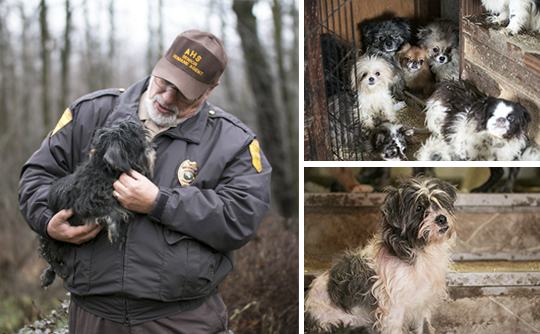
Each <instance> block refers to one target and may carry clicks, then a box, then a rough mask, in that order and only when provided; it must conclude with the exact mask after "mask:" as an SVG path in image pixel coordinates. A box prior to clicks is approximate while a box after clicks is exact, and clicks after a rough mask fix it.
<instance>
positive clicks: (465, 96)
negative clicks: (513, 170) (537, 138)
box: [417, 81, 531, 161]
mask: <svg viewBox="0 0 540 334" xmlns="http://www.w3.org/2000/svg"><path fill="white" fill-rule="evenodd" d="M530 122H531V116H530V114H529V112H528V111H527V110H526V109H525V108H524V107H523V106H522V105H521V104H519V103H516V102H512V101H507V100H503V99H498V98H494V97H485V98H479V97H477V96H476V95H475V94H474V93H473V92H472V91H470V90H469V89H467V88H466V87H465V85H464V84H463V82H461V81H446V82H441V83H439V84H437V86H436V89H435V92H434V93H433V95H432V96H431V97H430V98H429V99H428V101H426V124H427V127H428V129H430V130H431V132H432V135H434V136H437V137H438V139H433V140H432V141H431V142H430V143H428V144H425V145H423V146H422V148H420V150H419V152H417V157H418V159H419V160H420V159H427V160H433V159H432V158H430V157H436V156H438V157H439V158H440V157H441V156H444V155H446V154H440V152H441V151H442V152H445V151H447V149H450V152H453V155H455V156H454V157H450V159H451V160H488V161H493V160H499V161H508V160H516V159H519V158H520V155H521V153H522V151H523V150H524V149H525V146H526V145H527V128H528V126H529V123H530ZM441 138H442V139H444V141H445V142H446V143H447V144H448V146H447V147H443V146H441V145H439V144H440V142H441V141H442V140H441ZM432 144H434V145H432ZM437 146H439V147H438V148H437ZM441 159H442V160H446V159H447V158H441Z"/></svg>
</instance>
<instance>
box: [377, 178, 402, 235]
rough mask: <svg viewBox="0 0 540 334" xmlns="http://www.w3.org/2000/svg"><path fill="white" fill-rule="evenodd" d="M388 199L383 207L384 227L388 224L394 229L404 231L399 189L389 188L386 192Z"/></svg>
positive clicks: (385, 199) (386, 198)
mask: <svg viewBox="0 0 540 334" xmlns="http://www.w3.org/2000/svg"><path fill="white" fill-rule="evenodd" d="M384 191H385V192H386V197H385V198H384V201H383V203H382V205H381V215H382V221H383V228H384V225H385V224H387V225H389V226H391V227H393V228H394V229H399V230H400V231H403V229H404V228H405V226H404V224H403V223H402V220H401V217H402V204H403V203H402V197H401V193H400V191H399V190H398V189H396V188H394V187H387V188H386V189H385V190H384Z"/></svg>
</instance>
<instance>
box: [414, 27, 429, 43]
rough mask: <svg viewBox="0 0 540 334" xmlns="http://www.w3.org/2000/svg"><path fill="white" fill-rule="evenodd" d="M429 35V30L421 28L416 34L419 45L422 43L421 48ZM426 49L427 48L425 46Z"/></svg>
mask: <svg viewBox="0 0 540 334" xmlns="http://www.w3.org/2000/svg"><path fill="white" fill-rule="evenodd" d="M428 35H429V30H428V28H419V29H418V32H417V33H416V37H417V38H418V43H420V45H421V46H424V45H423V44H422V41H423V40H424V39H426V37H427V36H428ZM424 47H425V46H424Z"/></svg>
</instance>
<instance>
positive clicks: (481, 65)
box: [461, 14, 540, 142]
mask: <svg viewBox="0 0 540 334" xmlns="http://www.w3.org/2000/svg"><path fill="white" fill-rule="evenodd" d="M486 18H487V14H479V15H471V16H466V17H463V18H462V20H461V48H462V49H461V50H462V55H463V56H462V58H461V68H462V72H461V73H462V74H461V78H462V79H464V80H466V81H468V82H470V83H471V84H472V85H474V86H475V87H476V88H478V90H480V91H481V92H483V93H484V94H486V95H491V96H495V97H500V98H504V99H508V100H512V101H517V102H520V103H521V104H523V105H524V106H525V107H526V108H527V109H528V110H529V112H530V113H531V116H532V119H533V122H532V126H531V127H530V129H529V135H530V137H531V138H533V139H534V140H536V142H540V140H539V139H540V136H539V135H538V132H539V131H538V125H539V123H540V116H539V114H540V34H539V33H532V32H523V33H521V34H518V35H516V36H511V37H508V36H505V35H503V34H502V33H501V32H500V30H501V29H502V28H501V27H500V26H496V25H492V24H488V23H486Z"/></svg>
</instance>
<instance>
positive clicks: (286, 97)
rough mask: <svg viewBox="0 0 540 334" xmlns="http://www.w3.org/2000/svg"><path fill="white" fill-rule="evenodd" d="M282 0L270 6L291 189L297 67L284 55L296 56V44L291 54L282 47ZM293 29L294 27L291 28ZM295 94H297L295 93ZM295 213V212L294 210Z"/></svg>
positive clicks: (295, 161) (295, 152)
mask: <svg viewBox="0 0 540 334" xmlns="http://www.w3.org/2000/svg"><path fill="white" fill-rule="evenodd" d="M281 2H282V0H273V4H274V5H273V7H272V14H273V15H272V17H273V20H274V40H275V43H274V45H275V49H276V56H277V65H278V74H279V81H280V82H279V87H280V88H281V97H282V99H283V106H284V107H285V110H284V114H285V119H286V124H287V138H289V139H290V140H288V141H287V142H288V144H289V145H288V147H287V148H286V149H287V150H288V153H289V156H290V157H292V158H291V159H290V161H291V165H290V166H291V170H293V171H295V172H293V173H292V175H293V179H294V187H293V189H295V190H297V189H298V173H297V172H296V171H297V170H298V159H296V157H298V143H297V142H296V140H295V138H298V101H297V100H296V99H295V98H294V96H295V94H291V93H290V92H292V91H293V90H295V89H296V90H297V88H298V86H297V84H296V83H297V82H298V67H293V66H291V68H289V69H286V68H285V58H286V57H291V56H292V57H298V56H297V55H298V48H297V46H298V44H293V45H294V47H293V48H292V49H293V52H291V54H289V53H287V52H285V48H284V47H283V38H282V37H283V36H282V32H283V7H282V6H281ZM291 6H292V7H293V8H294V6H295V4H294V3H292V4H291ZM293 30H295V29H293ZM296 30H297V29H296ZM295 55H296V56H295ZM291 64H294V61H291ZM296 96H297V95H296ZM294 193H295V199H296V200H295V203H298V201H297V199H298V191H295V192H294ZM295 213H296V212H295Z"/></svg>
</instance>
